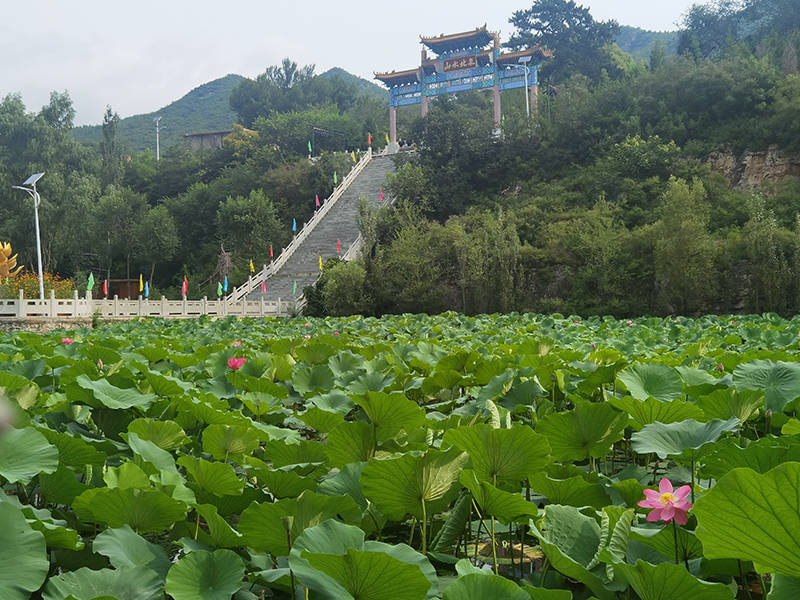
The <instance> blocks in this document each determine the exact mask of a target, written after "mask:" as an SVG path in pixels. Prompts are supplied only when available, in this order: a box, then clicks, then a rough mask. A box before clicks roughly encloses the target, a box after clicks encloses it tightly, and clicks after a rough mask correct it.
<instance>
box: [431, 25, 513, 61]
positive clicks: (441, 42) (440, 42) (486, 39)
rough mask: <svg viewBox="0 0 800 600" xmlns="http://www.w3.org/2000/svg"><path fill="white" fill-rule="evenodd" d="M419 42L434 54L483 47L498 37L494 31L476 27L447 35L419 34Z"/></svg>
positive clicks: (484, 27)
mask: <svg viewBox="0 0 800 600" xmlns="http://www.w3.org/2000/svg"><path fill="white" fill-rule="evenodd" d="M419 39H420V42H421V43H423V44H425V45H426V46H427V47H428V48H430V49H431V50H432V51H433V52H436V54H443V53H445V52H455V51H456V50H463V49H465V48H484V47H486V46H488V45H489V44H491V43H492V42H494V41H495V40H497V39H498V37H497V34H496V33H491V32H490V31H489V30H488V29H486V25H485V24H484V26H483V27H476V28H475V29H474V30H472V31H463V32H461V33H451V34H449V35H445V34H441V35H439V36H436V37H425V36H422V35H421V36H419Z"/></svg>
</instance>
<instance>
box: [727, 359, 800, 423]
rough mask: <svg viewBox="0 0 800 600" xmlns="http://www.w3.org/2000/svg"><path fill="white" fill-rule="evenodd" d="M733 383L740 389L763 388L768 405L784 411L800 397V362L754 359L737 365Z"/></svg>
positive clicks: (774, 409)
mask: <svg viewBox="0 0 800 600" xmlns="http://www.w3.org/2000/svg"><path fill="white" fill-rule="evenodd" d="M733 384H734V386H736V388H737V389H739V390H762V391H763V392H764V394H765V400H766V407H767V408H769V409H771V410H772V411H774V412H782V411H783V408H784V407H785V406H786V405H787V404H788V403H789V402H791V401H792V400H794V399H796V398H800V364H798V363H794V362H791V363H790V362H782V361H778V362H773V361H771V360H753V361H750V362H748V363H742V364H739V365H737V367H736V369H735V370H734V371H733Z"/></svg>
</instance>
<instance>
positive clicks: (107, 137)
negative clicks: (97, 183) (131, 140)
mask: <svg viewBox="0 0 800 600" xmlns="http://www.w3.org/2000/svg"><path fill="white" fill-rule="evenodd" d="M118 125H119V115H118V114H117V113H115V112H113V111H112V110H111V106H106V112H105V114H104V115H103V141H102V143H101V146H100V148H101V152H102V154H103V186H108V185H115V184H118V183H119V182H120V181H121V180H122V175H123V171H124V166H123V164H122V152H121V150H120V147H119V141H118V140H117V126H118Z"/></svg>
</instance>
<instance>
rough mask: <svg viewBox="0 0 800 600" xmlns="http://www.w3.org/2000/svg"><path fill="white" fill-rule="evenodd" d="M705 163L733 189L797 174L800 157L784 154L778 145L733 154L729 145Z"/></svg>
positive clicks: (799, 169)
mask: <svg viewBox="0 0 800 600" xmlns="http://www.w3.org/2000/svg"><path fill="white" fill-rule="evenodd" d="M706 164H707V165H708V166H709V167H710V168H711V170H712V171H714V172H715V173H721V174H723V175H725V177H727V178H728V181H729V182H730V184H731V187H732V188H736V189H752V188H755V187H758V186H760V185H761V184H764V183H779V182H780V181H783V180H784V179H786V178H787V177H800V156H797V155H790V154H783V153H781V152H780V151H779V150H778V147H777V146H770V147H769V148H768V149H767V150H766V151H763V152H745V153H744V154H742V155H741V156H739V157H736V156H735V155H734V154H733V152H732V150H731V149H730V148H721V149H720V150H717V151H714V152H712V153H711V154H710V155H709V156H708V158H707V159H706Z"/></svg>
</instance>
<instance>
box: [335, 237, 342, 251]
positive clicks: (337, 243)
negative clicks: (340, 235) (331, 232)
mask: <svg viewBox="0 0 800 600" xmlns="http://www.w3.org/2000/svg"><path fill="white" fill-rule="evenodd" d="M341 251H342V244H341V242H340V241H339V240H338V239H337V240H336V252H341Z"/></svg>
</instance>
